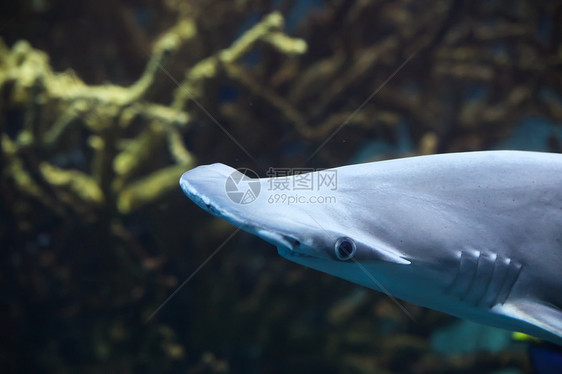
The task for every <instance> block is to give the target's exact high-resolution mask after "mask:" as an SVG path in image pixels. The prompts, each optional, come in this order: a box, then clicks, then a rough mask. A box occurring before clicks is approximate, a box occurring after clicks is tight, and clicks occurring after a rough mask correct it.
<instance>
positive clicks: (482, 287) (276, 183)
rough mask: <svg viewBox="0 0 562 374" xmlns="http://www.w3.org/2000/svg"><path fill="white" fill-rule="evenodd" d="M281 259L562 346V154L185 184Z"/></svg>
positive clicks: (452, 156)
mask: <svg viewBox="0 0 562 374" xmlns="http://www.w3.org/2000/svg"><path fill="white" fill-rule="evenodd" d="M180 186H181V188H182V190H183V191H184V193H185V194H186V195H187V196H188V197H189V198H190V199H191V200H193V202H195V203H196V204H197V205H198V206H200V207H201V208H203V209H204V210H206V211H207V212H209V213H211V214H213V215H215V216H217V217H219V218H221V219H224V220H226V221H228V222H230V223H232V224H233V225H235V226H237V227H239V228H241V229H243V230H245V231H247V232H249V233H251V234H254V235H257V236H258V237H260V238H262V239H264V240H265V241H267V242H269V243H271V244H273V245H274V246H276V248H277V251H278V253H279V254H280V255H281V256H283V257H284V258H286V259H288V260H290V261H293V262H296V263H298V264H301V265H304V266H307V267H310V268H312V269H316V270H319V271H321V272H325V273H328V274H331V275H333V276H336V277H339V278H342V279H345V280H347V281H350V282H353V283H356V284H358V285H361V286H364V287H368V288H371V289H373V290H376V291H379V292H384V293H387V294H389V295H391V296H392V297H395V298H397V299H401V300H404V301H407V302H410V303H414V304H417V305H421V306H423V307H426V308H431V309H434V310H437V311H441V312H444V313H448V314H450V315H453V316H456V317H459V318H462V319H467V320H471V321H475V322H478V323H482V324H487V325H491V326H495V327H499V328H503V329H508V330H512V331H518V332H522V333H525V334H528V335H532V336H535V337H537V338H540V339H543V340H546V341H549V342H552V343H555V344H558V345H562V154H555V153H542V152H526V151H481V152H463V153H449V154H437V155H428V156H417V157H407V158H400V159H394V160H386V161H377V162H371V163H364V164H356V165H348V166H342V167H338V168H333V169H326V170H315V171H311V172H308V173H301V174H298V173H296V174H294V175H282V176H274V177H271V178H252V177H250V176H248V173H242V172H240V171H238V170H236V169H233V168H231V167H229V166H226V165H224V164H219V163H217V164H212V165H205V166H198V167H196V168H194V169H192V170H189V171H187V172H186V173H184V174H183V175H182V176H181V178H180Z"/></svg>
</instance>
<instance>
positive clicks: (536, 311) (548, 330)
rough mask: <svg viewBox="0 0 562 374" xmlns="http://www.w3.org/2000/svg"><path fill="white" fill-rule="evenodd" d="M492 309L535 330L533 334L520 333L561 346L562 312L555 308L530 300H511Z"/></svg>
mask: <svg viewBox="0 0 562 374" xmlns="http://www.w3.org/2000/svg"><path fill="white" fill-rule="evenodd" d="M493 309H494V310H495V311H496V312H499V313H501V314H504V315H506V316H509V317H512V318H514V319H518V320H521V321H523V322H526V323H528V324H530V325H533V327H535V328H536V330H535V331H534V332H533V331H521V332H525V333H528V334H530V335H533V336H536V337H538V338H541V339H544V340H548V341H551V342H553V343H556V344H559V345H562V310H561V309H559V308H557V307H556V306H554V305H548V304H543V303H540V302H535V301H532V300H513V301H507V302H506V303H505V304H503V305H501V304H498V305H496V306H495V307H494V308H493Z"/></svg>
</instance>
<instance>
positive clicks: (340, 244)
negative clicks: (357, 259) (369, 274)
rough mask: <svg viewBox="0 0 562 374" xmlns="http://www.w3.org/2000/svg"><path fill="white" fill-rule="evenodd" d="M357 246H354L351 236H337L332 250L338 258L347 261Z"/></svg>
mask: <svg viewBox="0 0 562 374" xmlns="http://www.w3.org/2000/svg"><path fill="white" fill-rule="evenodd" d="M356 250H357V247H356V246H355V242H354V241H353V239H351V238H346V237H343V238H339V239H338V240H337V241H336V244H335V245H334V252H335V254H336V257H337V258H338V260H341V261H347V260H350V259H351V258H352V257H353V255H354V254H355V251H356Z"/></svg>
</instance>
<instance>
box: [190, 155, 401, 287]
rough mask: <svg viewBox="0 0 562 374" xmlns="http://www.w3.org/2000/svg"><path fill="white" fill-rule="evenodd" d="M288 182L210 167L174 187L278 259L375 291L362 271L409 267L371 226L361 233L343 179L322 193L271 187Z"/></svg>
mask: <svg viewBox="0 0 562 374" xmlns="http://www.w3.org/2000/svg"><path fill="white" fill-rule="evenodd" d="M317 173H318V172H314V173H310V175H309V176H310V178H311V180H318V174H317ZM294 178H295V177H294V176H291V177H280V178H251V177H249V176H248V175H245V174H243V173H241V172H240V171H238V170H236V169H233V168H231V167H228V166H226V165H223V164H213V165H207V166H199V167H197V168H195V169H192V170H190V171H188V172H186V173H184V174H183V175H182V177H181V179H180V186H181V188H182V190H183V191H184V193H185V194H186V195H187V196H188V197H189V198H190V199H191V200H193V201H194V202H195V203H196V204H197V205H199V206H200V207H201V208H202V209H204V210H206V211H207V212H209V213H211V214H213V215H215V216H217V217H219V218H221V219H224V220H226V221H228V222H230V223H232V224H233V225H235V226H237V227H240V228H241V229H243V230H245V231H247V232H249V233H252V234H254V235H257V236H258V237H260V238H262V239H264V240H265V241H267V242H269V243H271V244H273V245H274V246H276V247H277V251H278V253H279V254H280V255H281V256H283V257H284V258H286V259H288V260H291V261H293V262H296V263H299V264H301V265H304V266H307V267H310V268H313V269H316V270H320V271H323V272H326V273H329V274H332V275H335V276H338V277H341V278H344V279H347V280H349V281H352V282H355V283H359V284H368V286H369V287H370V288H374V289H378V287H377V286H376V284H372V283H373V282H372V279H371V278H372V276H371V275H370V274H366V273H365V268H366V267H369V268H371V267H373V266H381V265H383V264H401V265H406V264H409V263H410V261H409V260H408V259H407V258H405V257H404V256H403V255H402V254H401V253H400V252H399V250H398V249H397V248H394V246H393V244H391V243H390V242H389V241H384V240H381V238H380V237H378V236H377V235H375V234H374V233H373V232H369V231H372V227H371V228H370V229H369V230H364V229H363V228H364V227H365V225H367V224H369V223H368V222H367V219H366V218H365V217H363V218H361V216H362V214H359V212H358V211H357V210H356V209H353V210H350V208H349V207H350V204H351V206H353V205H354V203H353V202H350V201H349V200H350V199H349V196H348V194H347V193H346V189H348V188H349V186H348V187H347V188H343V187H342V186H341V185H342V183H343V182H344V180H340V181H339V182H340V184H339V185H338V188H333V189H330V190H327V191H319V190H317V189H316V190H312V191H310V190H308V191H306V190H299V192H298V193H295V191H294V190H291V191H290V192H287V193H283V192H282V191H280V190H278V189H277V188H275V186H276V185H278V186H279V185H281V183H285V182H288V183H289V184H291V185H292V184H293V183H294ZM338 200H339V201H338ZM356 208H357V209H365V207H360V206H356ZM369 225H370V224H369ZM362 269H363V270H362Z"/></svg>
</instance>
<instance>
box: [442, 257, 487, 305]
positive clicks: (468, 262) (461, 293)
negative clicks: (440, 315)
mask: <svg viewBox="0 0 562 374" xmlns="http://www.w3.org/2000/svg"><path fill="white" fill-rule="evenodd" d="M477 253H478V256H476V255H475V253H474V252H469V251H461V256H460V259H459V266H458V268H457V273H456V275H455V278H454V279H453V281H452V282H451V283H450V284H449V286H448V287H447V288H446V289H445V293H448V294H452V295H454V296H456V297H458V298H459V299H461V300H462V299H464V297H465V296H466V293H467V292H468V291H469V290H470V287H471V284H472V282H473V281H474V277H475V276H476V269H477V267H478V257H479V256H480V252H477Z"/></svg>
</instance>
